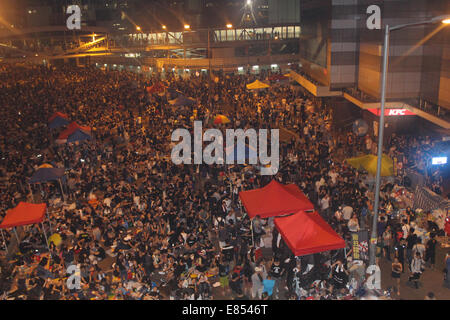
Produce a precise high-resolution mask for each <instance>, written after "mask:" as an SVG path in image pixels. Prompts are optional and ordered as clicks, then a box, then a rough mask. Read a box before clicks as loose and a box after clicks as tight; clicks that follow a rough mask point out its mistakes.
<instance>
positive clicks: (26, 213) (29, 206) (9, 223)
mask: <svg viewBox="0 0 450 320" xmlns="http://www.w3.org/2000/svg"><path fill="white" fill-rule="evenodd" d="M46 210H47V204H45V203H40V204H34V203H27V202H20V203H19V205H18V206H17V207H15V208H14V209H10V210H8V211H7V212H6V216H5V218H4V219H3V221H2V223H1V224H0V228H2V229H5V228H12V227H17V226H24V225H29V224H34V223H39V222H41V221H42V220H44V217H45V212H46Z"/></svg>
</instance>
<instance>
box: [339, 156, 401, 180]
mask: <svg viewBox="0 0 450 320" xmlns="http://www.w3.org/2000/svg"><path fill="white" fill-rule="evenodd" d="M377 158H378V157H377V156H375V155H372V154H370V155H366V156H362V157H356V158H350V159H347V160H346V161H347V163H348V164H349V165H351V166H352V167H353V168H355V169H358V170H359V169H361V168H363V169H365V170H366V171H367V172H368V173H369V174H371V175H373V176H375V175H376V174H377ZM392 175H394V163H393V161H392V159H391V158H389V157H388V156H387V155H386V154H383V156H382V158H381V176H382V177H389V176H392Z"/></svg>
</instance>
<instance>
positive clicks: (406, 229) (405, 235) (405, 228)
mask: <svg viewBox="0 0 450 320" xmlns="http://www.w3.org/2000/svg"><path fill="white" fill-rule="evenodd" d="M402 231H403V239H406V238H407V237H408V233H409V225H407V224H405V225H403V226H402Z"/></svg>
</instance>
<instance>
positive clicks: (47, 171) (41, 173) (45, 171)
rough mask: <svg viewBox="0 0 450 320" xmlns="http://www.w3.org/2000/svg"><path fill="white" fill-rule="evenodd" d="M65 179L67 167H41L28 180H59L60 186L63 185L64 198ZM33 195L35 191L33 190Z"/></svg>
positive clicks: (33, 181) (37, 181)
mask: <svg viewBox="0 0 450 320" xmlns="http://www.w3.org/2000/svg"><path fill="white" fill-rule="evenodd" d="M62 180H65V169H64V168H39V169H38V170H37V171H36V172H35V173H34V174H33V176H32V177H31V178H30V180H29V181H28V183H29V184H35V183H39V184H41V183H44V182H49V181H59V186H60V187H61V194H62V196H63V199H64V189H63V186H62V183H61V181H62ZM31 194H32V195H33V191H32V190H31Z"/></svg>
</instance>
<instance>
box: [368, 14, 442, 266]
mask: <svg viewBox="0 0 450 320" xmlns="http://www.w3.org/2000/svg"><path fill="white" fill-rule="evenodd" d="M440 22H441V23H443V24H446V25H448V24H450V15H446V16H439V17H435V18H432V19H430V20H427V21H421V22H413V23H408V24H401V25H398V26H394V27H391V26H389V25H386V27H385V35H384V47H383V50H384V52H383V69H382V70H383V71H382V75H381V105H380V109H381V110H380V123H379V129H378V158H377V175H376V180H375V203H374V210H373V211H374V215H373V221H372V235H371V239H370V247H369V265H375V250H376V242H377V235H378V232H377V224H378V209H379V203H380V184H381V157H382V155H383V136H384V110H385V104H386V81H387V72H388V71H387V70H388V56H389V39H390V32H391V31H395V30H400V29H404V28H408V27H413V26H420V25H426V24H434V23H440Z"/></svg>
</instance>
